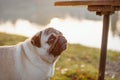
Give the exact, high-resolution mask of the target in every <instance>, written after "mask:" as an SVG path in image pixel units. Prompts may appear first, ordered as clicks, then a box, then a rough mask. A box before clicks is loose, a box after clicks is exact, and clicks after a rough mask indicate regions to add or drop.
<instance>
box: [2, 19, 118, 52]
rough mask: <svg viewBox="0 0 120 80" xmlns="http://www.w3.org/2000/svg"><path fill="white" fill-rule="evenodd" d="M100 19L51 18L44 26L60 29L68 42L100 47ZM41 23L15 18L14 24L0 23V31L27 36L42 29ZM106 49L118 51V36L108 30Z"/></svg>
mask: <svg viewBox="0 0 120 80" xmlns="http://www.w3.org/2000/svg"><path fill="white" fill-rule="evenodd" d="M102 24H103V23H102V21H91V20H77V19H73V18H70V17H67V18H65V19H59V18H53V19H51V22H50V23H49V24H48V25H46V27H54V28H56V29H58V30H60V31H61V32H62V33H63V34H64V36H65V37H66V38H67V40H68V42H69V43H78V44H82V45H85V46H89V47H96V48H100V47H101V38H102ZM43 28H44V27H43V26H41V25H37V24H35V23H31V22H29V21H27V20H17V21H16V23H15V24H12V22H10V21H9V22H6V23H2V24H0V31H1V32H7V33H13V34H20V35H24V36H27V37H31V36H33V35H34V34H35V33H36V32H38V31H39V30H41V29H43ZM108 49H110V50H114V51H120V38H119V37H118V36H115V37H113V36H112V32H111V31H110V30H109V37H108Z"/></svg>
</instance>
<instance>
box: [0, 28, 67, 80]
mask: <svg viewBox="0 0 120 80" xmlns="http://www.w3.org/2000/svg"><path fill="white" fill-rule="evenodd" d="M66 43H67V40H66V39H65V37H64V36H63V35H62V33H61V32H59V31H58V30H56V29H53V28H47V29H45V30H42V31H40V32H38V33H37V34H36V35H35V36H33V37H32V38H30V39H27V40H26V41H24V42H22V43H19V44H17V45H15V46H9V47H8V46H5V47H3V46H1V47H0V80H49V78H50V77H52V76H53V74H54V65H55V62H56V60H57V58H58V57H59V55H60V54H61V53H62V51H64V50H65V49H66V45H67V44H66Z"/></svg>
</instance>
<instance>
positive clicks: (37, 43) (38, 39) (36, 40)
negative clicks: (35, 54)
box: [31, 32, 42, 48]
mask: <svg viewBox="0 0 120 80" xmlns="http://www.w3.org/2000/svg"><path fill="white" fill-rule="evenodd" d="M41 35H42V32H39V33H38V34H36V35H35V36H33V37H32V39H31V43H32V44H33V45H34V46H36V47H39V48H40V47H41Z"/></svg>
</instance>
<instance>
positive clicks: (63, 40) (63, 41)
mask: <svg viewBox="0 0 120 80" xmlns="http://www.w3.org/2000/svg"><path fill="white" fill-rule="evenodd" d="M59 43H60V44H61V46H60V48H61V49H62V50H65V49H66V47H67V40H66V38H65V37H64V36H59Z"/></svg>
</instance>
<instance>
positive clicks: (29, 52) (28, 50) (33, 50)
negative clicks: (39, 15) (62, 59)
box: [23, 40, 58, 66]
mask: <svg viewBox="0 0 120 80" xmlns="http://www.w3.org/2000/svg"><path fill="white" fill-rule="evenodd" d="M23 48H24V51H25V54H26V56H27V57H28V59H29V60H30V61H31V62H34V64H35V65H38V66H39V60H42V61H43V62H45V63H47V64H53V65H54V63H55V62H56V60H57V58H58V57H54V56H53V55H50V54H49V53H48V52H47V50H45V49H43V48H37V47H35V46H33V45H32V44H31V42H30V40H27V41H26V42H25V43H24V44H23ZM35 62H36V63H35Z"/></svg>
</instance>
